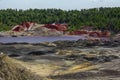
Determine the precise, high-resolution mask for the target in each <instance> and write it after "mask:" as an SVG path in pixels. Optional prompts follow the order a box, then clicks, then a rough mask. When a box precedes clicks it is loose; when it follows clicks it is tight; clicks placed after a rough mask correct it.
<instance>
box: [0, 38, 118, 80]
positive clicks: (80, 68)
mask: <svg viewBox="0 0 120 80" xmlns="http://www.w3.org/2000/svg"><path fill="white" fill-rule="evenodd" d="M0 52H3V53H4V54H7V55H8V56H9V57H11V58H14V59H17V60H18V61H19V64H21V65H22V66H24V67H25V68H27V69H28V70H30V71H31V72H33V73H34V74H37V75H40V76H42V77H45V78H46V80H49V79H50V80H120V67H119V66H120V42H119V41H107V42H105V41H96V42H91V41H84V40H78V41H68V40H66V41H55V42H44V43H1V44H0ZM31 80H32V79H31Z"/></svg>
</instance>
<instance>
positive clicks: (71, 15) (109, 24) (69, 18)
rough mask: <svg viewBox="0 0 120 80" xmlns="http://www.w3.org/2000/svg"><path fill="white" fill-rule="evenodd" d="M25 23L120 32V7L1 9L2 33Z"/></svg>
mask: <svg viewBox="0 0 120 80" xmlns="http://www.w3.org/2000/svg"><path fill="white" fill-rule="evenodd" d="M25 21H31V22H37V23H40V24H45V23H54V22H56V23H67V24H68V25H69V30H75V29H79V28H81V27H82V26H93V27H94V28H95V29H101V30H104V29H108V30H111V31H114V32H119V31H120V7H115V8H102V7H101V8H93V9H82V10H67V11H66V10H61V9H28V10H21V9H20V10H17V9H6V10H4V9H1V10H0V31H3V30H10V29H11V28H12V27H13V26H14V25H16V24H20V23H22V22H25Z"/></svg>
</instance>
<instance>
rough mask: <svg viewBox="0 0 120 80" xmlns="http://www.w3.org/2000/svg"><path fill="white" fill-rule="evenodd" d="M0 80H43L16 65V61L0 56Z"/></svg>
mask: <svg viewBox="0 0 120 80" xmlns="http://www.w3.org/2000/svg"><path fill="white" fill-rule="evenodd" d="M0 80H44V79H43V78H42V77H40V76H38V75H35V74H34V73H32V72H30V71H29V70H28V69H26V68H25V67H23V66H21V65H20V64H19V63H17V60H14V59H12V58H9V57H8V56H7V55H4V54H0Z"/></svg>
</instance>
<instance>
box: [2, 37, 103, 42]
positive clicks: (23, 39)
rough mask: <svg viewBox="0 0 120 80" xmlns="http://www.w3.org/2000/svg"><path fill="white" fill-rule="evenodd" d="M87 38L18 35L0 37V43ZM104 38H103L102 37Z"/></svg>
mask: <svg viewBox="0 0 120 80" xmlns="http://www.w3.org/2000/svg"><path fill="white" fill-rule="evenodd" d="M78 39H83V40H84V39H87V38H86V37H85V36H49V37H42V36H22V37H21V36H20V37H0V43H14V42H16V43H39V42H53V41H58V40H78ZM103 39H105V38H103Z"/></svg>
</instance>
